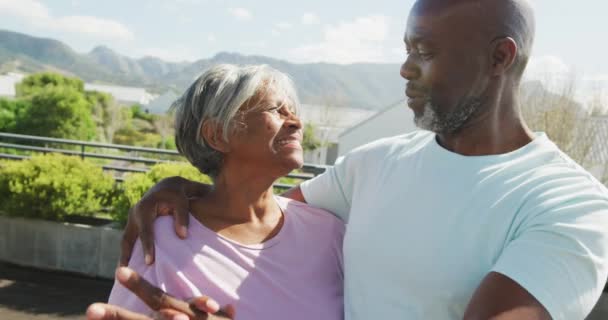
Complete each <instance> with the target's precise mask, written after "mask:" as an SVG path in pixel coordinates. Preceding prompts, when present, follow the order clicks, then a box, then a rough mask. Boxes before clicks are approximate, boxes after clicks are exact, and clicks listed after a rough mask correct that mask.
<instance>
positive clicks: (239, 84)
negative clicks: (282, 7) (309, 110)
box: [172, 64, 299, 178]
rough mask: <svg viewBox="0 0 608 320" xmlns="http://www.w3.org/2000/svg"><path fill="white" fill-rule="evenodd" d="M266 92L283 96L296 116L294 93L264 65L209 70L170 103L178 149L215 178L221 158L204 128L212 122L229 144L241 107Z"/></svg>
mask: <svg viewBox="0 0 608 320" xmlns="http://www.w3.org/2000/svg"><path fill="white" fill-rule="evenodd" d="M269 90H273V92H275V93H276V94H280V95H283V97H284V98H285V99H286V100H287V101H289V103H290V106H291V107H292V108H294V110H292V111H294V112H297V108H298V105H299V102H298V97H297V94H296V90H295V88H294V85H293V82H292V81H291V79H290V78H289V77H288V76H287V75H286V74H284V73H282V72H280V71H278V70H275V69H273V68H271V67H269V66H267V65H252V66H236V65H231V64H221V65H216V66H213V67H211V68H209V69H208V70H207V71H205V73H203V74H202V75H201V76H200V77H198V79H196V81H194V83H193V84H192V85H191V86H190V87H189V88H188V89H187V90H186V92H184V94H183V95H182V97H181V98H179V99H178V100H177V101H175V102H174V103H173V106H172V108H173V109H174V110H175V143H176V145H177V149H178V150H179V152H180V153H181V154H182V155H183V156H185V157H186V158H187V159H188V161H190V163H192V165H193V166H195V167H196V168H198V169H199V170H200V171H201V172H202V173H204V174H207V175H209V176H210V177H212V178H215V177H217V175H218V174H219V172H220V170H221V167H222V160H223V154H222V153H221V152H219V151H217V150H215V149H213V148H212V147H211V146H210V145H209V144H208V143H207V142H206V141H205V139H204V137H203V135H202V134H201V128H202V127H203V124H204V123H205V122H206V121H209V120H211V121H214V122H215V123H216V125H218V126H219V127H220V128H221V129H222V130H221V132H222V139H224V141H226V142H228V134H229V133H230V131H231V130H235V129H238V126H237V122H238V121H237V116H238V114H239V110H240V108H241V107H242V106H243V104H244V103H245V102H247V101H248V100H250V99H251V98H252V97H254V96H255V95H256V94H265V93H266V92H267V91H269Z"/></svg>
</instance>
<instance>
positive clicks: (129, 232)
mask: <svg viewBox="0 0 608 320" xmlns="http://www.w3.org/2000/svg"><path fill="white" fill-rule="evenodd" d="M132 212H133V208H131V209H129V218H128V220H127V225H126V227H125V230H124V231H123V233H122V240H121V241H120V260H119V262H118V265H119V266H121V267H124V266H127V265H128V264H129V260H130V259H131V253H132V252H133V247H134V246H135V241H136V240H137V226H136V225H135V223H134V221H133V219H132V217H131V216H132V214H131V213H132Z"/></svg>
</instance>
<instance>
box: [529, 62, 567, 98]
mask: <svg viewBox="0 0 608 320" xmlns="http://www.w3.org/2000/svg"><path fill="white" fill-rule="evenodd" d="M574 76H575V74H574V72H573V70H572V68H571V67H570V66H569V65H568V64H567V63H566V62H564V60H563V59H562V58H560V57H559V56H557V55H544V56H534V57H531V58H530V61H529V62H528V66H527V68H526V72H525V73H524V80H526V81H530V80H535V81H540V82H541V83H542V84H543V86H544V87H545V88H547V89H548V90H549V91H552V92H561V91H562V90H564V88H566V86H569V85H572V84H573V82H576V80H575V79H574Z"/></svg>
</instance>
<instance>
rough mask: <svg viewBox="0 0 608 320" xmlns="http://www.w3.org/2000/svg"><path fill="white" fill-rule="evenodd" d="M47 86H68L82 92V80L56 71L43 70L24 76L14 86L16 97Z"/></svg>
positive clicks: (28, 94) (24, 95)
mask: <svg viewBox="0 0 608 320" xmlns="http://www.w3.org/2000/svg"><path fill="white" fill-rule="evenodd" d="M49 87H61V88H64V87H69V88H72V89H74V90H76V91H78V92H84V82H82V80H80V79H78V78H70V77H65V76H63V75H61V74H58V73H52V72H43V73H36V74H33V75H30V76H27V77H25V78H24V79H23V80H22V81H21V83H19V84H18V85H17V87H16V91H17V97H28V96H31V95H33V94H35V93H36V92H38V91H40V90H42V89H46V88H49Z"/></svg>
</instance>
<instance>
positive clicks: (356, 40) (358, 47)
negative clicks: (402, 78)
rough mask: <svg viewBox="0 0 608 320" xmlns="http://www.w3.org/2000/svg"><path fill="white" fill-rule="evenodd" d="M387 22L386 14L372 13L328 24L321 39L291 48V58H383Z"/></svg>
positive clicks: (337, 60) (342, 60)
mask: <svg viewBox="0 0 608 320" xmlns="http://www.w3.org/2000/svg"><path fill="white" fill-rule="evenodd" d="M389 24H390V18H389V17H387V16H382V15H372V16H368V17H361V18H357V19H355V20H354V21H350V22H342V23H340V24H338V25H328V26H326V27H325V29H324V39H323V40H322V41H321V42H319V43H314V44H308V45H304V46H300V47H297V48H294V49H291V50H290V56H291V59H293V60H296V61H299V62H315V61H324V62H332V63H353V62H364V61H365V62H383V61H386V59H387V57H386V52H385V51H386V50H385V48H384V41H385V40H386V39H387V35H388V31H389Z"/></svg>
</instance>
